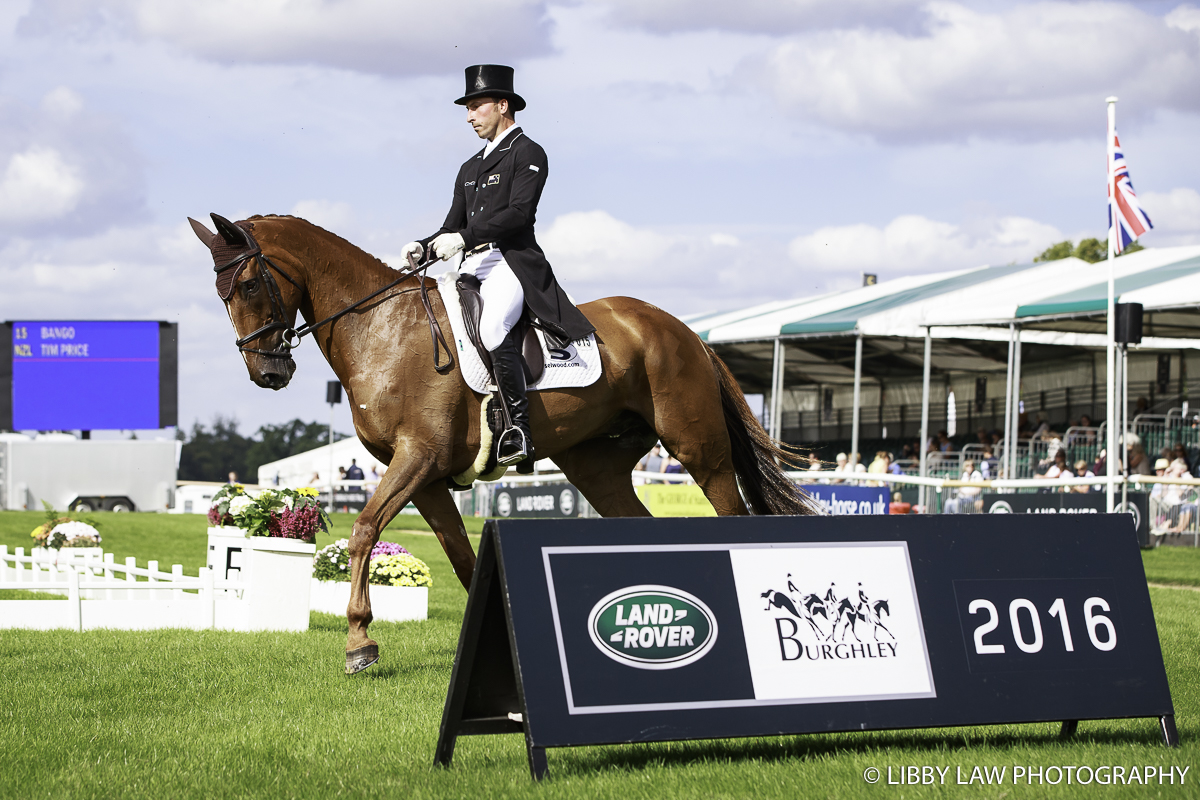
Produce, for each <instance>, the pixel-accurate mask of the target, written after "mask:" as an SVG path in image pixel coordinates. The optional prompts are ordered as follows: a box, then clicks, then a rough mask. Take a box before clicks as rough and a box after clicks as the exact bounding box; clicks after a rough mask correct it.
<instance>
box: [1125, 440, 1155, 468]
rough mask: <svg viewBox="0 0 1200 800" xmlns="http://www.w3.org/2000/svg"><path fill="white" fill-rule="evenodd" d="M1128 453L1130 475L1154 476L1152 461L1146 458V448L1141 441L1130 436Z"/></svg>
mask: <svg viewBox="0 0 1200 800" xmlns="http://www.w3.org/2000/svg"><path fill="white" fill-rule="evenodd" d="M1128 452H1129V474H1130V475H1153V474H1154V470H1153V469H1151V467H1150V459H1149V458H1148V457H1147V456H1146V448H1145V447H1143V446H1142V440H1141V439H1139V438H1138V437H1136V436H1130V437H1129V450H1128Z"/></svg>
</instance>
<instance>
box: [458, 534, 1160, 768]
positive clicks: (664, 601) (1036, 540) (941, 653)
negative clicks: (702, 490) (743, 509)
mask: <svg viewBox="0 0 1200 800" xmlns="http://www.w3.org/2000/svg"><path fill="white" fill-rule="evenodd" d="M1016 522H1017V520H1014V517H1012V516H1010V515H988V516H982V515H975V516H971V517H966V518H964V517H956V516H953V515H948V516H938V517H907V516H905V517H888V516H868V517H722V518H715V519H714V518H675V519H584V520H570V521H559V520H497V521H492V522H488V523H487V525H486V526H485V527H484V531H483V541H482V543H481V544H480V548H479V561H478V564H477V566H476V569H475V575H474V578H473V580H472V583H471V591H470V595H469V596H468V599H467V609H466V616H465V619H464V620H463V627H462V633H461V635H460V637H459V642H458V653H457V656H456V657H455V661H454V670H453V673H452V675H451V678H450V690H449V694H448V696H447V698H446V707H445V711H444V713H443V716H442V726H441V733H440V735H439V738H438V744H437V752H436V754H435V757H434V760H435V763H437V764H441V765H444V766H448V765H449V764H450V761H451V759H452V758H453V755H454V745H455V741H456V739H457V737H458V736H462V735H471V734H489V733H524V734H525V742H526V748H527V751H528V755H529V767H530V771H531V773H532V774H533V776H534V777H535V778H540V777H542V776H544V775H545V774H546V771H547V763H546V748H547V747H570V746H578V745H589V744H620V743H628V742H647V741H669V740H681V739H713V738H725V737H740V736H767V735H774V734H794V733H796V734H798V733H819V732H828V731H862V730H885V729H897V728H918V727H922V728H923V727H949V726H958V725H991V724H1007V723H1020V722H1053V721H1061V722H1062V723H1063V726H1062V732H1063V735H1067V736H1069V735H1071V734H1072V733H1074V731H1075V727H1076V725H1077V723H1078V721H1079V720H1099V719H1115V718H1124V717H1154V718H1157V719H1158V720H1159V725H1160V731H1161V733H1162V736H1163V738H1164V739H1165V741H1166V743H1167V744H1168V745H1172V746H1173V745H1175V744H1177V742H1178V735H1177V733H1176V730H1175V717H1174V713H1175V712H1174V708H1173V706H1172V704H1171V694H1170V690H1169V689H1168V687H1167V676H1166V670H1165V669H1164V667H1163V660H1162V651H1161V649H1160V647H1159V642H1158V631H1157V628H1156V627H1155V623H1154V614H1153V611H1152V609H1151V606H1150V594H1149V590H1148V588H1147V586H1146V577H1145V573H1144V571H1143V568H1142V560H1141V554H1140V551H1139V549H1138V544H1137V539H1136V536H1135V533H1134V528H1133V523H1132V520H1131V518H1130V517H1129V516H1128V515H1126V514H1088V515H1071V516H1066V517H1061V516H1058V517H1039V516H1036V515H1031V516H1029V517H1022V518H1020V519H1019V523H1020V524H1016Z"/></svg>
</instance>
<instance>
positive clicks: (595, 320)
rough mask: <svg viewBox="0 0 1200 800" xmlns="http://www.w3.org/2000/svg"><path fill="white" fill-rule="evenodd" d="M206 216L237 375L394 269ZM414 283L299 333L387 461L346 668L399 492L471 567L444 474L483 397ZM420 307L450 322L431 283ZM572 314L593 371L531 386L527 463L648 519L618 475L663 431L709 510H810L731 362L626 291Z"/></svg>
mask: <svg viewBox="0 0 1200 800" xmlns="http://www.w3.org/2000/svg"><path fill="white" fill-rule="evenodd" d="M212 216H213V221H214V222H215V223H216V225H217V230H218V232H217V233H215V234H214V233H211V232H209V231H208V230H207V229H206V228H205V227H204V226H203V225H201V224H200V223H198V222H195V221H193V222H192V227H193V229H194V230H195V231H196V234H197V236H199V237H200V240H201V241H202V242H204V244H205V245H207V246H208V247H209V249H210V250H211V251H212V255H213V258H214V261H215V262H216V269H217V271H218V272H217V287H218V294H219V295H220V296H221V298H222V299H223V300H224V301H225V307H226V310H227V311H228V313H229V318H230V320H231V321H232V323H233V327H234V330H235V331H236V332H237V334H238V337H239V340H238V344H239V347H240V349H241V350H242V355H243V358H244V359H245V362H246V368H247V370H248V371H249V373H250V379H251V380H252V381H254V383H256V384H258V385H259V386H262V387H264V388H268V389H276V390H278V389H282V388H283V387H285V386H287V384H288V381H289V380H290V379H291V376H292V374H293V373H294V372H295V370H296V363H295V361H293V360H292V358H291V355H290V351H291V347H292V346H294V345H295V344H297V339H298V337H297V336H296V331H295V330H294V328H295V326H296V316H297V313H299V314H301V315H303V317H304V319H305V320H306V321H307V322H308V323H309V324H310V325H311V324H312V323H313V322H316V321H319V320H324V319H325V318H326V317H329V316H331V315H334V314H336V313H337V312H338V311H340V310H344V309H346V308H347V307H348V306H353V305H355V304H356V303H357V302H358V301H360V300H362V299H363V298H364V297H367V296H369V295H371V294H372V293H374V292H377V291H379V290H380V289H383V288H385V287H387V286H388V284H390V283H393V282H395V281H397V279H398V278H401V277H402V273H401V272H397V271H396V270H393V269H391V268H390V267H388V266H387V265H386V264H384V263H383V262H382V261H380V260H378V259H376V258H374V257H372V256H370V255H368V254H367V253H365V252H363V251H362V250H360V249H358V248H357V247H355V246H354V245H352V244H350V243H349V242H347V241H345V240H344V239H341V238H340V237H338V236H335V235H334V234H332V233H329V232H328V231H326V230H323V229H322V228H319V227H317V226H316V225H313V224H311V223H309V222H306V221H305V220H302V219H298V218H295V217H288V216H265V217H262V216H255V217H251V218H250V219H248V220H244V221H242V222H239V223H236V224H234V223H230V222H228V221H227V220H225V219H223V218H221V217H219V216H217V215H215V214H214V215H212ZM259 248H261V253H262V256H258V255H256V254H257V251H258V249H259ZM264 257H265V258H264ZM422 280H424V281H428V283H427V284H426V285H427V286H429V287H431V288H432V281H429V280H428V279H425V278H418V277H417V276H415V275H412V276H409V277H407V278H404V279H403V280H402V281H400V282H399V283H398V284H397V285H396V286H394V287H393V288H390V289H387V290H386V291H384V292H383V293H381V294H379V295H378V296H376V297H374V298H372V299H371V300H369V301H368V302H366V303H362V304H360V305H358V306H356V307H354V308H353V309H352V310H351V311H349V312H348V313H346V314H344V315H343V316H340V317H339V318H337V319H336V320H335V321H333V322H330V323H327V324H322V325H319V326H318V327H316V328H315V330H313V332H312V336H313V339H314V340H315V341H316V344H317V346H318V347H320V348H321V352H322V353H323V354H324V356H325V358H326V360H328V362H329V365H330V366H331V367H332V368H333V371H334V373H335V374H336V375H337V377H338V379H339V380H340V381H341V382H342V386H344V387H345V388H346V393H347V395H349V400H350V404H351V405H350V408H351V411H352V412H353V419H354V428H355V431H356V433H357V434H358V438H359V440H360V441H361V442H362V443H363V445H364V446H365V447H366V449H367V450H368V451H369V452H370V453H371V454H372V455H373V456H374V457H375V458H377V459H379V461H380V462H382V463H384V464H387V465H388V469H387V471H386V472H385V473H384V476H383V479H382V480H381V481H380V483H379V487H378V489H377V490H376V491H375V494H374V495H372V497H371V499H370V501H369V502H368V503H367V506H366V508H364V509H363V512H362V513H361V514H360V515H359V516H358V519H357V520H356V521H355V523H354V531H353V534H352V536H351V537H350V554H351V557H352V559H353V566H352V570H351V595H350V605H349V607H348V608H347V609H346V617H347V620H348V621H349V626H350V633H349V639H348V641H347V644H346V671H347V673H350V674H352V673H354V672H358V671H360V670H362V669H364V668H366V667H367V666H370V665H371V664H372V663H374V662H375V661H376V660H378V652H379V650H378V645H377V643H376V642H375V641H373V640H372V639H371V638H370V637H369V636H368V635H367V627H368V625H369V624H370V622H371V603H370V597H369V594H368V591H369V589H368V584H367V579H368V572H367V564H368V560H369V556H370V553H371V548H372V547H374V545H375V543H376V542H377V541H378V540H379V535H380V533H381V532H382V531H383V529H384V527H385V526H386V525H387V524H388V523H389V522H390V521H391V520H392V518H393V517H395V515H396V514H397V513H399V512H400V510H401V509H402V508H404V507H405V506H406V505H407V504H408V503H409V501H412V502H413V503H415V504H416V507H417V510H418V511H420V513H421V515H422V516H423V517H424V518H425V521H426V522H428V523H429V527H430V528H432V529H433V531H434V533H435V534H436V535H437V537H438V539H439V540H440V541H441V543H442V547H443V549H444V550H445V551H446V556H447V557H448V558H449V560H450V564H451V565H452V566H453V567H454V572H455V574H456V575H457V576H458V579H459V580H460V581H461V582H462V584H463V586H464V587H469V585H470V581H471V573H472V570H473V568H474V564H475V554H474V552H473V551H472V549H471V545H470V543H469V541H468V540H467V534H466V530H465V529H464V527H463V521H462V517H460V516H459V513H458V509H457V508H456V506H455V504H454V499H453V497H452V496H451V494H450V489H449V488H448V486H447V480H446V479H447V477H448V476H452V475H458V474H460V473H462V472H464V471H465V470H467V469H468V468H469V467H470V466H471V465H472V463H473V462H474V461H475V458H476V453H477V451H478V449H479V446H480V405H481V402H482V399H483V398H481V397H480V396H479V395H477V394H476V393H474V392H473V391H472V390H471V389H470V388H468V386H467V384H466V382H465V381H464V380H463V377H462V375H461V373H460V372H459V370H458V367H457V364H456V365H455V366H454V367H453V368H451V369H449V370H447V369H446V355H445V354H444V353H438V352H436V351H435V344H434V342H433V341H432V337H431V336H430V329H431V326H430V322H429V319H428V318H427V312H426V310H425V307H424V306H423V304H422V302H421V299H420V298H421V296H422V293H421V292H420V291H418V290H419V288H420V284H419V283H418V281H422ZM429 300H430V301H431V307H432V313H433V314H436V315H437V319H438V320H439V322H440V325H441V328H442V329H443V330H446V331H449V330H450V327H449V320H448V318H447V317H446V310H445V307H444V306H443V305H442V303H441V298H440V297H439V296H438V294H437V292H436V291H430V292H429ZM580 309H581V310H582V311H583V313H584V314H585V315H586V316H587V318H588V319H589V320H590V321H591V322H592V324H593V325H595V327H596V331H597V333H596V340H597V345H598V347H599V350H600V355H601V364H602V370H603V373H602V376H601V377H600V379H599V380H598V381H597V382H596V383H594V384H592V385H591V386H588V387H586V388H581V389H556V390H547V391H535V392H530V396H529V406H530V409H529V414H530V421H531V423H532V428H533V440H534V442H535V444H536V446H537V452H538V455H539V456H540V457H543V458H550V459H552V460H553V461H554V463H555V464H557V465H558V466H559V467H560V468H561V469H562V471H563V473H564V474H565V475H566V477H567V479H568V480H569V481H570V482H571V483H573V484H574V485H575V486H576V487H578V489H579V491H580V492H582V493H583V496H584V497H586V498H587V500H588V502H589V503H591V504H592V507H593V508H595V509H596V511H598V512H599V513H600V514H602V515H603V516H606V517H621V516H628V517H631V516H649V512H648V511H647V510H646V507H645V506H644V505H642V503H641V502H640V501H639V500H638V498H637V495H636V494H635V493H634V489H633V485H632V481H631V480H630V473H631V472H632V470H633V468H634V467H635V466H636V465H637V463H638V461H639V460H640V459H641V458H642V456H643V455H645V454H646V453H647V452H648V451H649V450H650V448H651V447H653V445H654V443H655V442H656V441H659V440H661V441H662V443H663V445H664V447H665V448H666V449H667V451H668V452H669V453H670V454H671V455H673V456H674V457H675V458H677V459H678V460H679V461H680V462H681V463H682V464H683V466H684V467H685V468H686V469H687V471H688V473H689V474H690V475H691V476H692V477H693V478H694V479H695V480H696V482H697V483H698V484H699V485H700V486H701V487H702V488H703V490H704V494H705V496H706V497H707V498H708V500H709V501H710V502H711V503H712V505H713V507H714V508H715V509H716V511H717V513H718V514H748V513H755V514H812V513H815V512H814V510H813V508H812V506H811V505H810V503H809V501H808V498H807V496H806V495H805V494H804V492H803V490H801V489H799V488H797V487H796V486H795V485H794V484H793V483H792V482H791V481H789V480H788V479H787V477H786V476H785V475H784V473H783V471H782V468H781V466H780V464H781V463H782V464H787V463H791V461H792V457H791V455H790V454H789V453H788V452H787V451H786V450H785V449H784V447H783V446H781V445H780V444H779V443H778V442H776V441H775V440H773V439H771V438H770V437H769V436H768V435H767V433H766V432H765V431H764V430H763V428H762V426H761V425H760V424H759V422H758V420H757V419H756V418H755V416H754V413H753V412H752V411H751V410H750V408H749V406H748V405H747V404H746V400H745V397H744V396H743V395H742V392H741V390H740V388H739V387H738V385H737V382H736V381H735V380H734V378H733V376H732V375H731V374H730V372H729V369H728V368H727V367H726V366H725V364H724V363H723V362H722V361H721V360H720V359H719V358H718V357H717V356H716V354H715V353H713V351H712V350H711V349H709V347H708V346H707V345H706V344H705V343H704V342H703V341H701V340H700V337H699V336H697V335H696V334H695V333H694V332H693V331H691V330H690V329H689V328H688V327H687V326H686V325H684V324H683V323H682V322H680V321H679V320H677V319H676V318H674V317H672V316H671V315H670V314H668V313H666V312H665V311H662V310H661V309H659V308H656V307H654V306H652V305H649V304H648V303H643V302H641V301H639V300H634V299H631V298H628V297H610V298H606V299H604V300H596V301H594V302H591V303H585V304H584V305H582V306H580ZM281 317H286V319H281ZM435 359H438V360H439V361H440V363H441V365H442V366H441V369H440V370H438V369H435V367H434V363H435ZM739 480H740V483H741V491H739V486H738V484H739ZM743 498H744V499H743Z"/></svg>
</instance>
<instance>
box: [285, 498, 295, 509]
mask: <svg viewBox="0 0 1200 800" xmlns="http://www.w3.org/2000/svg"><path fill="white" fill-rule="evenodd" d="M293 503H295V500H294V499H293V498H292V496H291V495H290V494H285V495H284V496H283V507H284V508H286V509H287V510H288V511H291V510H292V505H293Z"/></svg>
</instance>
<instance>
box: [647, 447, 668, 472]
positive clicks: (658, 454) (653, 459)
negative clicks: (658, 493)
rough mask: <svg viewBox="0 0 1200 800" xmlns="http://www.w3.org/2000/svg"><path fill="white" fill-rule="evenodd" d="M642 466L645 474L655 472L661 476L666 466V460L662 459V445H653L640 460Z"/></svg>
mask: <svg viewBox="0 0 1200 800" xmlns="http://www.w3.org/2000/svg"><path fill="white" fill-rule="evenodd" d="M642 464H643V469H644V470H645V471H646V472H657V473H660V474H661V473H662V471H663V468H664V467H665V466H666V459H665V458H663V449H662V444H656V445H654V447H653V449H651V450H650V452H649V454H647V455H646V457H645V458H643V459H642Z"/></svg>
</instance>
